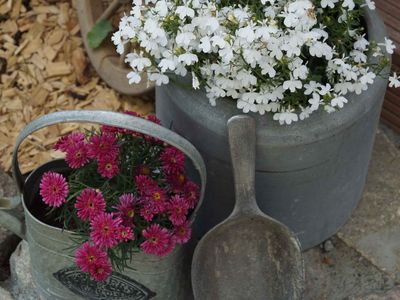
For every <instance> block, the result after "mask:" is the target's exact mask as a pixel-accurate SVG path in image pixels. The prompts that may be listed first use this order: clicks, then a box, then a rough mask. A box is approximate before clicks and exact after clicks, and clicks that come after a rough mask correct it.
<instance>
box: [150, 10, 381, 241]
mask: <svg viewBox="0 0 400 300" xmlns="http://www.w3.org/2000/svg"><path fill="white" fill-rule="evenodd" d="M365 21H366V23H367V28H368V38H370V39H371V40H375V41H378V42H381V41H382V40H383V37H384V36H385V29H384V25H383V23H382V22H381V20H380V18H379V16H378V15H377V14H376V13H375V12H373V11H368V12H367V15H366V18H365ZM174 82H175V83H174ZM184 84H186V85H189V86H190V82H183V84H182V82H176V81H172V82H171V83H170V84H169V85H167V86H161V87H158V88H156V113H157V116H158V118H159V119H161V121H162V123H163V124H164V125H165V126H171V128H172V129H173V130H174V131H176V132H177V133H179V134H180V135H182V136H184V137H185V138H187V139H188V140H189V141H191V142H192V143H193V144H194V145H195V146H196V147H197V149H199V151H200V153H202V155H203V157H204V159H205V162H206V166H207V171H208V172H207V173H208V178H207V179H208V185H207V189H206V198H205V199H206V200H205V203H203V205H202V208H201V209H200V211H199V215H198V222H197V223H196V226H195V232H196V234H197V235H198V237H201V236H203V235H204V234H205V233H206V232H207V231H208V230H210V229H211V228H212V227H213V226H215V225H216V224H217V223H219V222H220V221H222V220H223V219H224V218H226V217H227V216H228V215H229V214H230V213H231V211H232V208H233V203H234V188H233V177H232V168H231V164H230V161H229V160H230V157H229V148H228V139H227V127H226V122H227V120H228V119H229V118H230V117H231V116H233V115H237V114H240V111H239V110H238V109H237V108H236V102H234V101H232V100H229V99H220V100H219V101H217V106H216V107H212V106H211V105H210V104H209V103H208V99H207V98H206V95H205V92H204V91H203V90H193V89H190V88H184V87H183V86H184ZM386 85H387V81H386V80H384V79H381V78H377V79H376V81H375V83H374V84H373V85H372V86H370V88H369V89H368V91H366V92H364V93H363V94H361V95H355V94H353V95H351V96H350V97H349V100H350V101H349V103H348V104H347V105H346V106H345V107H344V108H343V109H341V110H340V111H338V112H335V113H332V114H328V113H326V112H320V111H319V112H316V113H314V114H312V115H311V117H310V118H309V119H307V120H304V121H301V122H298V123H296V124H294V125H291V126H281V125H279V124H278V122H277V121H273V120H272V115H270V114H266V115H264V116H261V115H258V114H252V116H253V117H254V118H255V119H256V121H257V129H258V130H257V141H258V144H257V161H256V192H257V196H256V198H257V200H258V205H259V206H260V208H261V209H262V210H263V211H264V212H265V213H267V214H268V215H271V216H272V217H273V218H275V219H277V220H279V221H281V222H283V223H284V224H286V225H287V226H288V227H289V228H290V229H291V230H293V231H294V232H295V234H296V235H297V236H298V238H299V240H300V242H301V245H302V248H303V249H308V248H310V247H312V246H315V245H317V244H319V243H320V242H322V241H324V240H325V239H327V238H328V237H330V236H331V235H333V234H334V233H335V232H336V231H337V230H338V229H339V227H340V226H342V225H343V224H344V223H345V222H346V221H347V220H348V219H349V217H350V215H351V213H352V212H353V210H354V209H355V207H356V206H357V203H358V202H359V200H360V198H361V194H362V191H363V187H364V184H365V179H366V175H367V171H368V164H369V160H370V157H371V151H372V146H373V141H374V136H375V130H376V127H377V124H378V120H379V115H380V111H381V106H382V101H383V97H384V93H385V90H386Z"/></svg>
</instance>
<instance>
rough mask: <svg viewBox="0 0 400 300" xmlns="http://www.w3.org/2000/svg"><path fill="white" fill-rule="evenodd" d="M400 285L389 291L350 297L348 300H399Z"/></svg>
mask: <svg viewBox="0 0 400 300" xmlns="http://www.w3.org/2000/svg"><path fill="white" fill-rule="evenodd" d="M399 299H400V287H395V288H393V289H391V290H389V291H387V292H382V293H373V294H369V295H362V296H356V297H352V298H349V299H348V300H399Z"/></svg>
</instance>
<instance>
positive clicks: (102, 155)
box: [54, 132, 119, 178]
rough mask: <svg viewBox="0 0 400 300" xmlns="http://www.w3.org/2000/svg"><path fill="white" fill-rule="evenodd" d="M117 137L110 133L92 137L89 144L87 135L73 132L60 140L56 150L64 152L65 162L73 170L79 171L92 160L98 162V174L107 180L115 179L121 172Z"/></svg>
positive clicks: (55, 147)
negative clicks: (86, 138) (86, 139)
mask: <svg viewBox="0 0 400 300" xmlns="http://www.w3.org/2000/svg"><path fill="white" fill-rule="evenodd" d="M117 142H118V141H117V137H116V136H115V134H112V133H110V132H102V133H100V134H99V135H96V134H95V135H92V136H91V137H90V139H89V143H86V142H85V135H84V134H83V133H80V132H73V133H71V134H69V135H67V136H64V137H62V138H60V139H59V140H58V142H57V143H56V145H55V146H54V149H56V150H60V151H62V152H64V153H65V154H66V155H65V161H66V162H67V163H68V166H69V167H70V168H72V169H79V168H81V167H83V166H85V165H86V164H87V163H89V162H90V161H91V160H94V161H96V162H97V171H98V173H99V174H100V175H101V176H103V177H105V178H113V177H114V176H115V175H117V174H118V172H119V163H118V159H117V158H118V154H119V145H118V143H117Z"/></svg>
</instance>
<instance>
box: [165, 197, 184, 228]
mask: <svg viewBox="0 0 400 300" xmlns="http://www.w3.org/2000/svg"><path fill="white" fill-rule="evenodd" d="M188 209H189V207H188V203H187V202H186V200H185V199H184V198H182V197H180V196H178V195H175V196H173V197H172V198H171V199H170V200H169V203H168V208H167V211H168V218H169V220H170V221H171V222H172V224H173V225H174V226H179V225H182V224H183V223H185V221H186V215H187V213H188Z"/></svg>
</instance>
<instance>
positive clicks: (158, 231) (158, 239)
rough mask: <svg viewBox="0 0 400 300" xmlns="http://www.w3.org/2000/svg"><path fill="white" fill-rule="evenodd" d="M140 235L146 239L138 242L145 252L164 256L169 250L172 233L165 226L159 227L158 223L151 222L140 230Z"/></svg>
mask: <svg viewBox="0 0 400 300" xmlns="http://www.w3.org/2000/svg"><path fill="white" fill-rule="evenodd" d="M142 235H143V237H144V238H145V239H146V240H145V241H144V242H143V243H142V244H140V248H141V249H142V250H143V251H144V252H145V253H147V254H155V255H158V256H164V255H166V254H168V253H169V252H171V245H172V243H173V242H172V241H171V240H172V238H171V237H172V235H171V233H170V232H169V231H168V230H167V229H166V228H162V227H160V225H159V224H152V225H150V226H149V227H147V228H146V229H145V230H143V231H142ZM172 248H173V247H172ZM167 250H169V252H168V251H167Z"/></svg>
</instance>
